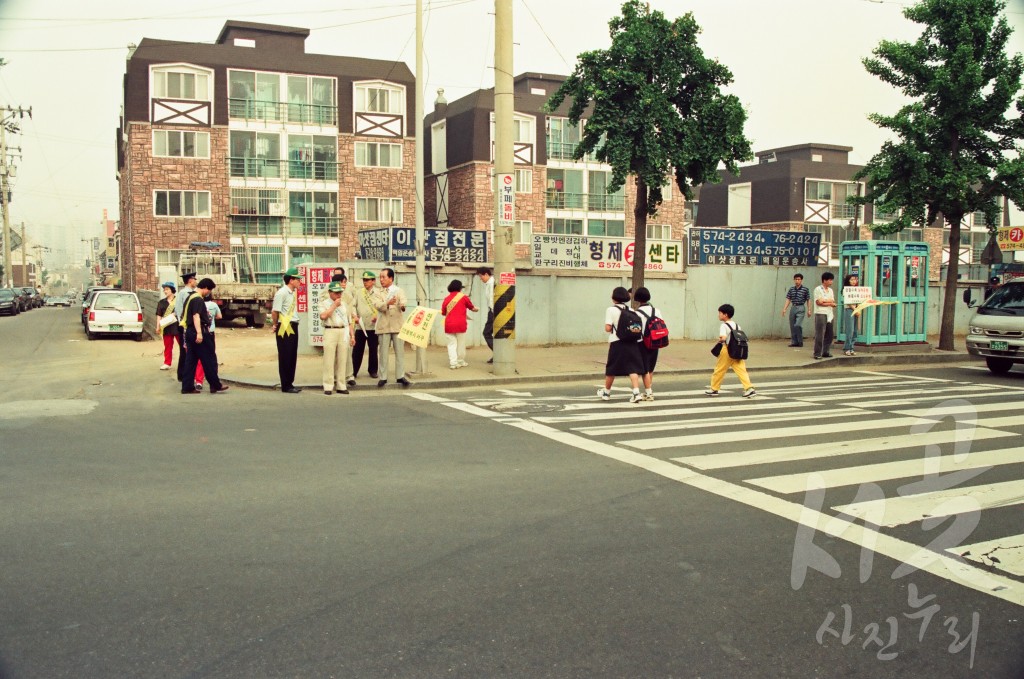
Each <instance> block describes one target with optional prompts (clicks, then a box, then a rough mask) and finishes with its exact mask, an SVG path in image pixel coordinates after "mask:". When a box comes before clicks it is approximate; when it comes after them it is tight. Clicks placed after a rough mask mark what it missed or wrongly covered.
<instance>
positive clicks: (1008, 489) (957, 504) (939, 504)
mask: <svg viewBox="0 0 1024 679" xmlns="http://www.w3.org/2000/svg"><path fill="white" fill-rule="evenodd" d="M1021 503H1024V481H1004V482H1001V483H991V484H988V485H984V486H966V487H956V488H950V489H948V490H938V491H934V492H931V493H920V494H918V495H907V496H905V497H890V498H882V499H880V500H868V501H866V502H854V503H851V504H848V505H839V506H837V507H833V508H832V509H834V510H836V511H837V512H842V513H843V514H846V515H848V516H852V517H855V518H860V517H863V516H865V515H866V516H871V517H872V519H871V521H872V523H877V524H878V525H880V526H887V527H889V528H892V527H893V526H903V525H905V524H908V523H914V522H915V521H921V520H922V519H926V518H928V517H930V516H939V517H941V516H953V515H955V514H965V513H967V512H972V511H978V510H982V509H991V508H993V507H1012V506H1014V505H1019V504H1021ZM878 517H881V518H878Z"/></svg>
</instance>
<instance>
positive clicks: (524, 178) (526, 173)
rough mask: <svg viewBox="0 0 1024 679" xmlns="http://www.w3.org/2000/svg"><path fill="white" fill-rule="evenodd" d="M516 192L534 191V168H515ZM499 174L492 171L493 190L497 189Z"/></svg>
mask: <svg viewBox="0 0 1024 679" xmlns="http://www.w3.org/2000/svg"><path fill="white" fill-rule="evenodd" d="M513 176H514V177H515V180H514V181H515V192H516V193H533V170H515V172H514V174H513ZM496 186H497V175H496V174H494V171H493V170H492V171H491V191H496V190H497V189H496V188H495V187H496Z"/></svg>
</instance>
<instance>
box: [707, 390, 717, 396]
mask: <svg viewBox="0 0 1024 679" xmlns="http://www.w3.org/2000/svg"><path fill="white" fill-rule="evenodd" d="M704 393H705V394H707V395H708V396H718V390H717V389H705V390H704Z"/></svg>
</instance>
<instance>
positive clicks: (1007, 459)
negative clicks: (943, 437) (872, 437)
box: [747, 448, 1024, 493]
mask: <svg viewBox="0 0 1024 679" xmlns="http://www.w3.org/2000/svg"><path fill="white" fill-rule="evenodd" d="M1021 463H1024V448H1003V449H1002V450H986V451H984V452H972V453H969V454H968V455H967V457H966V458H965V459H963V460H959V461H957V459H956V456H955V455H942V456H941V457H936V458H924V457H922V458H918V459H915V460H900V461H898V462H882V463H880V464H867V465H861V466H859V467H845V468H843V469H825V470H820V471H814V472H807V473H801V474H782V475H779V476H762V477H761V478H757V479H747V483H750V484H752V485H755V486H758V487H759V488H764V489H766V490H772V491H775V492H776V493H802V492H804V491H806V490H807V489H808V478H809V477H810V476H811V474H814V475H815V486H816V487H820V488H840V487H842V486H855V485H858V484H861V483H872V482H876V481H891V480H893V479H909V478H914V477H922V478H923V477H924V476H925V475H926V474H927V475H933V474H944V473H947V472H954V471H960V470H962V469H978V468H981V467H997V466H999V465H1004V464H1021Z"/></svg>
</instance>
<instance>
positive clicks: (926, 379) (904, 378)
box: [857, 370, 950, 382]
mask: <svg viewBox="0 0 1024 679" xmlns="http://www.w3.org/2000/svg"><path fill="white" fill-rule="evenodd" d="M857 372H860V373H863V374H865V375H879V376H884V377H891V378H894V379H896V380H898V381H900V382H906V381H907V380H908V379H910V380H916V381H918V382H949V381H950V380H947V379H943V378H941V377H921V376H920V375H900V374H899V373H887V372H882V371H880V370H858V371H857Z"/></svg>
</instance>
